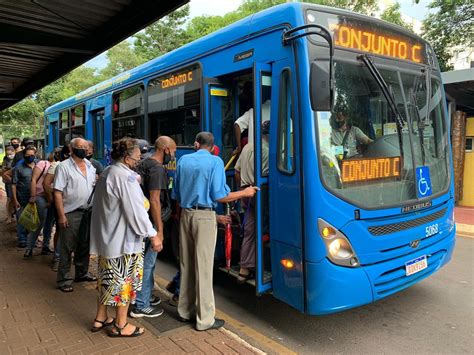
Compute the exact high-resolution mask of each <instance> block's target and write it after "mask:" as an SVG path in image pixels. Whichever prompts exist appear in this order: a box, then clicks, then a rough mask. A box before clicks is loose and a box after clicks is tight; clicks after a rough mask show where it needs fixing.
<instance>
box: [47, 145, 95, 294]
mask: <svg viewBox="0 0 474 355" xmlns="http://www.w3.org/2000/svg"><path fill="white" fill-rule="evenodd" d="M87 149H88V143H87V141H86V140H84V139H82V138H74V139H73V140H71V157H70V158H69V159H67V160H65V161H63V162H61V163H60V164H59V165H58V167H57V168H56V172H55V175H54V185H53V187H54V192H53V195H54V203H55V205H56V209H57V212H58V217H59V218H58V221H57V223H58V227H59V240H60V242H61V256H60V260H59V269H58V276H57V283H58V288H59V289H60V290H61V291H63V292H72V291H73V287H72V282H73V278H72V275H71V272H70V271H71V254H72V253H73V252H74V264H75V266H76V274H75V278H74V281H76V282H81V281H96V280H97V279H96V278H95V277H93V276H92V275H90V274H89V273H88V269H89V213H90V212H89V211H90V201H89V200H90V197H91V196H92V193H93V189H94V185H95V181H96V170H95V168H94V167H93V166H92V164H91V162H90V161H88V160H87V159H85V158H86V155H87Z"/></svg>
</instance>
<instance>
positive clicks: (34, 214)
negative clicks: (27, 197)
mask: <svg viewBox="0 0 474 355" xmlns="http://www.w3.org/2000/svg"><path fill="white" fill-rule="evenodd" d="M18 223H20V224H21V225H22V226H23V227H25V228H26V229H27V230H29V231H30V232H34V231H36V230H37V229H38V227H39V225H40V220H39V215H38V209H37V208H36V203H29V204H27V205H26V207H25V208H24V209H23V212H21V216H20V219H19V220H18Z"/></svg>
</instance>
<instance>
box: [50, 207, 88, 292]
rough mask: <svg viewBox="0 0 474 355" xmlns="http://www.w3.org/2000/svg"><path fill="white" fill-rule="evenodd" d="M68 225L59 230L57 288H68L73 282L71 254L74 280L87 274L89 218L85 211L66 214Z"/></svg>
mask: <svg viewBox="0 0 474 355" xmlns="http://www.w3.org/2000/svg"><path fill="white" fill-rule="evenodd" d="M66 218H67V221H68V223H69V227H67V228H59V240H60V242H61V255H60V258H59V268H58V276H57V283H58V287H62V286H66V285H67V286H70V285H71V284H72V282H73V277H72V275H71V259H72V257H71V254H72V253H73V252H74V265H75V267H76V274H75V278H76V279H77V278H80V277H82V276H84V275H86V274H87V272H88V270H89V236H90V234H89V216H88V212H85V211H73V212H70V213H66Z"/></svg>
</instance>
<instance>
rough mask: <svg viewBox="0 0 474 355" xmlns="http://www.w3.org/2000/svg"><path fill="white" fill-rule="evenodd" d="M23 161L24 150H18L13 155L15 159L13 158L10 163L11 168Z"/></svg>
mask: <svg viewBox="0 0 474 355" xmlns="http://www.w3.org/2000/svg"><path fill="white" fill-rule="evenodd" d="M23 159H24V150H20V151H19V152H16V153H15V157H14V158H13V161H12V168H14V167H15V166H16V164H17V163H18V162H19V161H21V160H23Z"/></svg>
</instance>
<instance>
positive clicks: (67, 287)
mask: <svg viewBox="0 0 474 355" xmlns="http://www.w3.org/2000/svg"><path fill="white" fill-rule="evenodd" d="M58 289H59V290H60V291H62V292H72V291H74V288H73V287H72V286H71V285H64V286H59V287H58Z"/></svg>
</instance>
